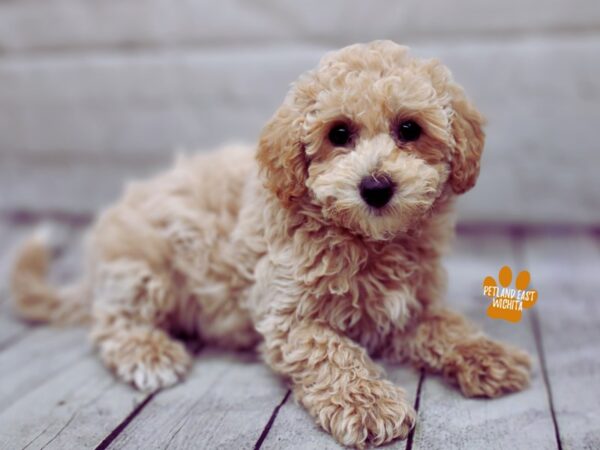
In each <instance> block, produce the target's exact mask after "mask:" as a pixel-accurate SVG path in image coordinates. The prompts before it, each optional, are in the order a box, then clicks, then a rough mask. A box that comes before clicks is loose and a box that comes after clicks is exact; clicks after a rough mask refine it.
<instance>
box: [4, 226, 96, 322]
mask: <svg viewBox="0 0 600 450" xmlns="http://www.w3.org/2000/svg"><path fill="white" fill-rule="evenodd" d="M49 247H50V230H48V229H47V228H41V229H39V230H38V231H37V232H36V233H34V234H33V235H32V236H31V237H30V238H28V239H27V240H26V241H25V242H24V243H23V244H22V245H21V247H20V248H19V249H18V252H17V256H16V260H15V264H14V266H13V271H12V275H11V280H10V281H11V290H12V298H13V307H14V310H15V312H16V314H17V315H18V316H20V317H21V318H22V319H24V320H27V321H30V322H38V323H40V322H42V323H44V322H50V323H58V324H81V323H87V322H88V321H89V320H90V305H89V302H87V301H86V300H87V299H86V297H87V288H86V286H85V284H84V283H78V284H74V285H68V286H64V287H61V288H57V287H55V286H51V285H50V284H49V283H48V281H47V275H48V268H49V264H50V260H51V253H50V248H49Z"/></svg>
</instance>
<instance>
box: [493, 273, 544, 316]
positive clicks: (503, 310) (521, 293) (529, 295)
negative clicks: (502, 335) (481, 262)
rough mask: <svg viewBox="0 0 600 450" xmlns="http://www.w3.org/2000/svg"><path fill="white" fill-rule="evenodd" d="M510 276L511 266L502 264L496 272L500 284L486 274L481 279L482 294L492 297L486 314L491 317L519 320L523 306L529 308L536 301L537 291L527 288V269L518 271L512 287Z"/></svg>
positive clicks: (529, 279) (528, 279) (528, 277)
mask: <svg viewBox="0 0 600 450" xmlns="http://www.w3.org/2000/svg"><path fill="white" fill-rule="evenodd" d="M512 278H513V272H512V270H511V268H510V267H508V266H504V267H502V268H501V269H500V271H499V272H498V281H499V282H500V286H498V283H496V280H495V279H494V278H493V277H489V276H488V277H486V278H485V280H483V295H485V296H486V297H489V298H491V299H492V303H491V304H490V306H489V307H488V309H487V315H488V316H489V317H491V318H492V319H503V320H506V321H508V322H519V321H520V320H521V316H522V315H523V308H525V309H529V308H531V307H532V306H533V305H535V302H536V301H537V298H538V293H537V291H536V290H535V289H531V290H527V286H529V282H530V281H531V275H530V274H529V272H528V271H526V270H523V271H522V272H519V273H518V275H517V279H516V280H515V287H514V288H511V287H510V284H511V282H512Z"/></svg>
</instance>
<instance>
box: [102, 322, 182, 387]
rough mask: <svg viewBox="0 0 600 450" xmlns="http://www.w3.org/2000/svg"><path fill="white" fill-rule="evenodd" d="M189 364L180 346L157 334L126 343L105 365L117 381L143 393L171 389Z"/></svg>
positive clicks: (161, 333)
mask: <svg viewBox="0 0 600 450" xmlns="http://www.w3.org/2000/svg"><path fill="white" fill-rule="evenodd" d="M191 362H192V361H191V357H190V355H189V353H188V352H187V351H186V349H185V347H184V346H183V345H182V344H181V343H179V342H177V341H175V340H173V339H171V338H170V337H169V336H167V335H166V334H165V333H163V332H161V331H158V330H157V331H155V332H152V333H148V334H146V335H143V336H135V337H132V338H130V339H128V340H126V341H125V342H123V343H122V345H120V348H118V349H117V350H116V351H114V352H113V354H112V355H111V357H110V360H109V361H108V363H109V365H110V366H112V367H113V368H114V370H115V373H116V374H117V376H118V377H119V378H121V379H122V380H123V381H125V382H127V383H130V384H132V385H133V386H135V387H136V388H137V389H139V390H140V391H144V392H155V391H157V390H159V389H162V388H166V387H169V386H173V385H174V384H176V383H177V382H179V381H180V380H181V379H183V377H184V376H185V374H186V373H187V372H188V370H189V368H190V366H191Z"/></svg>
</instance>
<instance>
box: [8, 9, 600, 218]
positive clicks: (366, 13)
mask: <svg viewBox="0 0 600 450" xmlns="http://www.w3.org/2000/svg"><path fill="white" fill-rule="evenodd" d="M382 38H385V39H392V40H395V41H397V42H399V43H403V44H406V45H409V46H410V47H412V49H413V52H414V53H415V54H416V55H419V56H424V57H430V56H436V57H439V58H440V59H441V60H442V61H443V62H445V63H446V64H447V65H448V66H449V67H450V68H451V70H452V71H453V73H454V75H455V77H456V79H457V80H458V81H459V82H460V83H461V84H463V85H464V86H465V88H466V90H467V93H468V94H469V95H470V96H471V98H472V99H473V100H474V101H475V103H476V104H477V105H478V107H479V108H480V109H481V110H482V111H483V112H484V114H485V115H486V116H487V118H488V120H489V126H488V128H487V132H488V140H487V147H486V151H485V156H484V161H483V166H482V167H483V170H482V173H481V177H480V181H479V184H478V185H477V187H476V189H475V190H474V191H472V192H471V193H469V194H467V195H466V196H465V197H464V198H463V199H461V204H460V209H461V214H460V222H461V224H463V225H480V224H483V225H489V224H494V225H502V226H504V225H518V226H521V225H524V226H532V225H533V226H540V225H541V226H546V225H550V226H559V227H564V226H567V227H570V226H577V227H579V226H585V227H588V226H592V227H596V226H598V225H599V224H600V198H599V195H600V194H599V193H600V182H599V181H598V178H599V177H598V175H597V171H598V168H599V164H598V163H599V162H600V148H599V141H598V126H600V2H598V1H594V0H546V1H543V0H520V1H518V2H517V1H516V0H512V1H508V2H506V1H504V2H482V1H480V0H456V1H452V2H448V1H444V0H434V1H428V2H423V1H420V0H407V1H369V2H366V1H358V0H352V1H348V0H333V1H317V0H308V1H303V2H298V1H288V0H286V1H275V0H256V1H241V0H224V1H219V2H209V1H198V0H180V1H176V2H174V1H170V0H145V1H140V0H102V1H100V0H88V1H84V0H37V1H36V0H4V1H2V2H0V212H1V214H2V215H4V216H9V217H14V216H15V215H18V216H20V217H33V218H37V217H41V218H43V217H45V216H55V217H66V218H68V217H84V218H85V217H90V216H91V214H93V212H94V211H96V210H97V209H98V208H99V207H101V206H103V205H106V204H108V203H110V202H111V201H113V200H114V199H115V198H116V197H117V195H118V194H119V192H120V191H121V190H122V186H123V182H124V180H127V179H130V178H136V177H141V176H145V175H147V174H149V173H152V172H154V171H156V170H160V169H163V168H164V167H165V166H167V165H168V164H170V162H171V161H172V159H173V153H174V151H175V150H177V149H184V148H185V149H192V150H195V151H203V150H207V149H210V148H213V147H214V146H216V145H218V144H221V143H225V142H232V141H233V142H235V141H247V142H254V141H255V139H256V137H257V135H258V133H259V132H260V129H261V126H262V125H263V124H264V123H265V121H266V120H267V119H268V118H269V117H270V115H271V114H272V113H273V112H274V111H275V109H276V108H277V107H278V105H279V104H280V103H281V101H282V99H283V97H284V95H285V93H286V91H287V89H288V86H289V84H290V83H291V82H292V81H293V80H295V79H296V78H297V76H298V75H299V74H300V73H301V72H303V71H305V70H307V69H310V68H312V67H313V66H314V65H315V64H316V63H317V61H318V60H319V58H320V56H322V55H323V53H324V52H326V51H328V50H331V49H335V48H339V47H342V46H345V45H348V44H351V43H355V42H361V41H369V40H373V39H382Z"/></svg>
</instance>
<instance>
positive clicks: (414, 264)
mask: <svg viewBox="0 0 600 450" xmlns="http://www.w3.org/2000/svg"><path fill="white" fill-rule="evenodd" d="M483 144H484V133H483V131H482V117H481V116H480V114H479V113H478V112H477V110H476V109H475V108H474V107H473V105H472V104H471V103H469V101H468V100H467V99H466V97H465V95H464V93H463V91H462V89H461V88H460V87H459V86H458V85H457V84H455V83H454V82H453V80H452V78H451V75H450V72H449V71H448V70H447V69H446V68H445V67H444V66H443V65H441V64H440V63H439V62H438V61H437V60H420V59H416V58H413V57H412V56H410V55H409V53H408V51H407V49H406V48H405V47H402V46H399V45H397V44H395V43H393V42H389V41H376V42H372V43H369V44H357V45H352V46H350V47H346V48H344V49H342V50H339V51H336V52H333V53H329V54H327V55H326V56H325V57H324V58H323V59H322V60H321V62H320V64H319V65H318V67H317V68H316V69H315V70H312V71H310V72H308V73H306V74H304V75H303V76H301V77H300V79H299V80H298V81H297V82H296V83H295V84H294V85H293V87H292V88H291V90H290V92H289V94H288V95H287V97H286V99H285V101H284V103H283V105H282V106H281V107H280V108H279V110H278V111H277V112H276V113H275V115H274V116H273V118H272V119H271V120H270V121H269V123H268V124H267V125H266V126H265V128H264V130H263V132H262V135H261V137H260V142H259V144H258V148H257V149H256V152H253V151H251V150H249V149H247V148H228V149H223V150H221V151H218V152H215V153H212V154H204V155H198V156H191V157H185V158H183V159H182V160H180V161H179V162H178V163H177V164H176V166H175V168H173V169H172V170H171V171H169V172H167V173H165V174H163V175H160V176H158V177H156V178H154V179H152V180H150V181H146V182H141V183H135V184H132V185H131V186H130V187H129V188H128V190H127V192H126V194H125V195H124V197H123V199H122V200H121V201H120V202H119V203H117V204H116V205H115V206H113V207H112V208H110V209H108V210H107V211H105V212H104V213H103V214H102V215H101V216H100V217H99V219H98V220H97V222H96V224H95V226H94V227H93V229H92V230H91V231H90V234H89V238H88V240H87V244H88V252H87V254H88V261H87V270H86V274H85V276H84V278H83V279H82V280H81V281H80V282H78V283H77V284H76V285H74V286H70V287H69V288H68V289H55V288H53V287H52V286H49V285H48V284H47V283H46V281H45V277H44V275H45V271H46V266H47V263H48V253H47V251H46V247H45V245H44V242H43V240H42V239H39V237H36V238H33V239H31V240H29V241H28V242H27V243H26V244H25V245H24V247H23V251H22V252H21V254H20V256H19V258H18V260H17V264H16V267H15V270H14V276H13V280H12V281H13V292H14V299H15V302H16V307H17V309H18V310H19V311H20V313H21V314H22V315H23V316H24V317H25V318H28V319H31V320H39V321H54V322H60V321H63V322H73V321H77V320H84V319H87V320H88V321H89V322H90V323H91V329H92V331H91V335H92V339H93V341H94V343H95V344H96V346H97V348H98V350H99V355H100V357H101V358H102V360H103V362H104V363H105V364H106V365H107V366H108V367H110V368H111V369H112V370H113V371H114V372H115V373H116V374H117V376H118V377H119V378H121V379H122V380H124V381H126V382H129V383H132V384H133V385H135V386H136V387H137V388H139V389H143V390H156V389H159V388H162V387H166V386H170V385H172V384H174V383H176V382H177V381H178V380H179V379H181V378H182V377H183V376H184V375H185V373H186V371H187V370H188V368H189V367H190V363H191V356H190V355H189V354H188V352H187V351H186V349H185V347H184V345H182V344H181V343H180V342H178V341H177V340H176V339H174V338H173V337H172V335H173V334H174V333H178V332H184V333H186V334H188V335H189V334H191V335H194V336H197V337H198V339H201V340H203V341H204V342H207V343H212V344H215V345H220V346H226V347H231V348H237V349H239V348H250V347H254V346H255V345H257V344H260V348H261V351H262V354H263V356H264V360H265V361H266V363H267V364H268V365H269V366H270V367H271V368H272V369H273V370H274V371H276V372H277V373H279V374H281V375H283V376H285V377H286V378H287V379H288V380H289V382H290V383H291V385H292V388H293V391H294V394H295V396H296V398H297V400H298V401H299V402H300V403H301V404H302V405H304V407H305V408H306V409H307V410H308V412H309V413H310V414H311V415H312V416H313V417H314V418H315V420H316V421H317V422H318V423H319V424H320V425H321V426H322V427H323V428H324V429H325V430H327V431H328V432H330V433H331V434H332V435H333V436H334V437H335V439H337V440H338V441H339V442H340V443H342V444H345V445H351V446H357V447H364V446H365V445H367V444H369V443H370V444H374V445H380V444H383V443H385V442H389V441H391V440H393V439H395V438H405V437H406V436H407V434H408V433H409V431H410V429H411V428H412V427H413V425H414V422H415V411H414V409H413V407H412V405H411V404H410V403H409V402H408V401H407V399H406V398H405V394H404V391H403V390H402V389H401V388H400V387H398V386H395V385H394V384H392V383H391V382H389V381H388V380H386V379H385V378H384V376H383V374H382V370H381V368H380V367H379V366H378V365H377V364H375V363H374V362H373V360H372V359H371V357H372V356H374V355H381V356H385V357H387V358H389V359H391V360H393V361H397V362H409V363H411V364H413V365H414V366H416V367H418V368H423V369H425V370H428V371H430V372H432V373H441V374H443V375H444V376H445V377H446V378H447V379H449V380H451V381H452V382H454V383H456V384H457V385H458V386H459V388H460V389H461V391H462V392H463V393H464V394H465V395H467V396H485V397H496V396H499V395H502V394H504V393H507V392H512V391H517V390H520V389H522V388H524V387H525V386H526V385H527V383H528V378H529V359H528V357H527V355H525V354H524V353H522V352H520V351H518V350H516V349H513V348H510V347H508V346H505V345H503V344H500V343H497V342H494V341H492V340H490V339H488V338H487V337H485V336H484V335H482V334H481V333H479V332H478V331H477V330H476V329H475V328H474V327H473V326H471V325H470V324H469V323H468V322H467V321H466V320H465V319H463V318H462V317H461V316H460V315H458V314H456V313H454V312H452V311H450V310H448V309H446V307H445V306H444V304H443V302H442V299H443V291H444V271H443V269H442V267H441V265H440V257H441V256H442V254H443V252H444V250H445V248H446V244H447V243H448V241H449V240H450V238H451V237H452V234H453V228H454V222H453V218H452V210H453V200H454V198H455V196H456V195H458V194H461V193H463V192H465V191H467V190H468V189H470V188H471V187H473V185H474V184H475V180H476V178H477V175H478V172H479V161H480V156H481V152H482V149H483Z"/></svg>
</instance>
